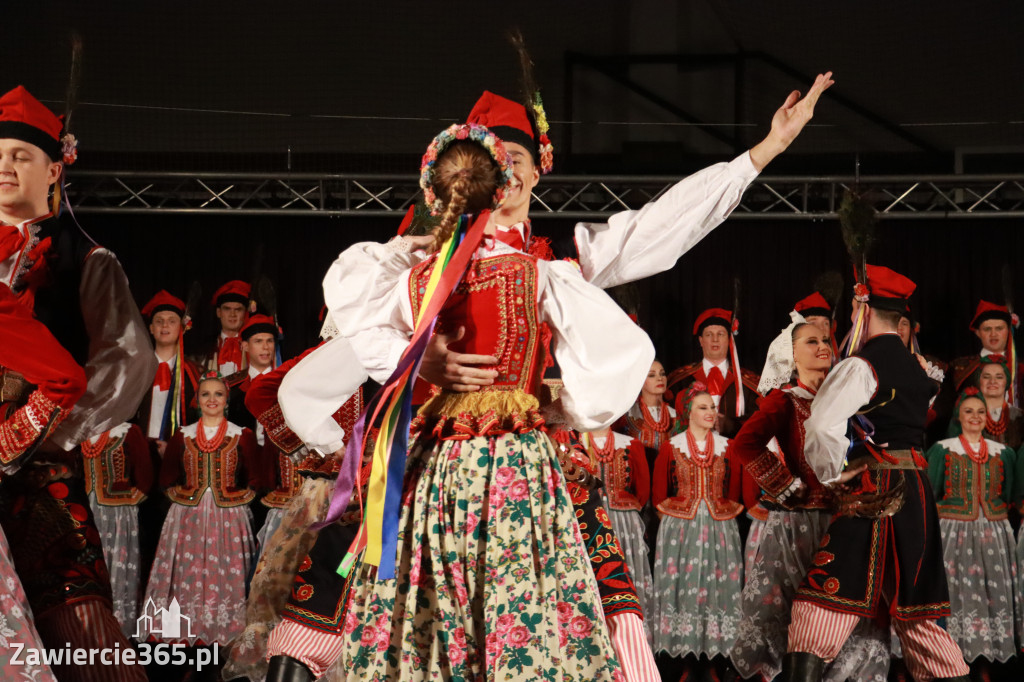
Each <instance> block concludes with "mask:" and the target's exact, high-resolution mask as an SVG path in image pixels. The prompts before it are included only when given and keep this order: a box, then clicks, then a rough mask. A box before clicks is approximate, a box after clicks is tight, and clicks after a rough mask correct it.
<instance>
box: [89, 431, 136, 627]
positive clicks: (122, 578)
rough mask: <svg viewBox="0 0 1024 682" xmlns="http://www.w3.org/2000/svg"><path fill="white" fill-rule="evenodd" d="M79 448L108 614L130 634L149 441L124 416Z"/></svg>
mask: <svg viewBox="0 0 1024 682" xmlns="http://www.w3.org/2000/svg"><path fill="white" fill-rule="evenodd" d="M80 448H81V450H82V465H83V468H84V469H85V492H86V494H87V495H88V496H89V506H90V507H91V508H92V513H93V516H94V517H95V518H96V529H97V530H98V531H99V533H100V541H101V544H102V545H103V558H104V560H105V561H106V562H107V570H108V571H110V588H111V590H112V592H113V595H114V616H115V617H116V618H117V620H118V622H119V623H121V630H122V632H124V634H125V637H132V636H133V635H134V634H135V624H136V623H135V622H136V619H137V618H138V616H139V596H140V595H139V593H140V591H141V588H142V586H141V584H140V575H141V574H142V560H141V557H140V554H139V504H140V503H141V502H142V501H143V500H144V499H146V496H147V495H148V494H149V491H150V489H151V488H152V487H153V462H152V460H151V459H150V452H149V443H147V441H146V436H145V435H143V433H142V429H140V428H139V427H138V426H136V425H135V424H128V423H127V422H126V423H124V424H121V425H120V426H115V427H114V428H112V429H110V430H109V431H105V432H103V433H101V434H100V435H98V436H94V437H92V438H90V439H88V440H86V441H82V444H81V445H80Z"/></svg>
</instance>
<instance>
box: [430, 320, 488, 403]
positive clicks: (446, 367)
mask: <svg viewBox="0 0 1024 682" xmlns="http://www.w3.org/2000/svg"><path fill="white" fill-rule="evenodd" d="M465 335H466V328H465V327H459V329H458V331H457V332H456V333H455V335H454V336H453V335H451V334H434V336H433V338H431V339H430V342H429V343H427V347H426V349H425V350H424V351H423V362H422V364H421V365H420V376H421V377H423V378H424V379H425V380H427V381H429V382H430V383H432V384H433V385H435V386H440V387H441V388H446V389H448V390H451V391H457V392H459V393H472V392H473V391H479V390H480V387H481V386H490V385H491V384H493V383H494V379H495V378H496V377H497V376H498V372H497V370H493V369H481V368H480V367H479V366H478V365H496V364H498V358H496V357H494V356H492V355H475V354H473V353H456V352H455V351H453V350H449V349H448V345H449V344H451V343H455V342H456V341H458V340H460V339H461V338H462V337H463V336H465Z"/></svg>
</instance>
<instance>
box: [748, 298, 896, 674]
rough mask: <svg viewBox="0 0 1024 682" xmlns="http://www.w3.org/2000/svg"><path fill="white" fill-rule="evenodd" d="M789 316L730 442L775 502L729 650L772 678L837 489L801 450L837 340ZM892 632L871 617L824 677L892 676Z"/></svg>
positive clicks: (779, 664)
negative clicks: (754, 404) (757, 396)
mask: <svg viewBox="0 0 1024 682" xmlns="http://www.w3.org/2000/svg"><path fill="white" fill-rule="evenodd" d="M790 316H791V317H792V319H793V321H792V323H791V324H790V325H789V326H788V327H786V328H785V329H783V330H782V333H780V334H779V336H777V337H776V338H775V340H774V341H773V342H772V344H771V347H770V349H769V351H768V357H767V360H766V361H765V366H764V371H763V372H762V373H761V383H760V385H759V387H758V390H759V392H760V393H762V394H764V397H763V398H761V400H760V403H759V406H758V410H757V411H756V412H754V413H753V414H752V415H751V417H750V419H748V420H747V422H746V423H745V424H744V425H743V427H742V428H741V429H740V431H739V433H737V434H736V437H735V438H733V439H732V441H731V442H730V445H729V455H730V457H731V458H732V459H733V461H736V462H737V464H742V465H743V468H744V471H745V472H746V473H748V474H749V475H750V476H751V477H752V478H753V479H754V480H755V481H756V482H757V483H758V484H759V485H760V487H761V488H762V489H763V490H764V491H765V500H766V503H767V504H768V506H770V507H771V511H770V512H769V515H768V520H767V522H766V524H765V527H764V529H763V530H762V532H761V536H760V540H759V543H758V547H757V550H756V552H755V553H754V556H753V558H752V560H751V561H750V563H749V566H748V573H747V576H746V583H745V586H744V588H743V599H742V607H741V608H742V611H741V619H740V623H739V627H738V631H739V632H738V635H737V638H736V644H735V646H734V647H733V649H732V654H731V658H732V662H733V664H734V665H735V666H736V668H737V670H739V672H740V674H741V675H742V676H744V677H754V676H755V675H758V674H760V675H761V676H763V677H764V678H765V679H772V678H773V677H775V676H776V675H778V673H779V671H780V670H781V669H782V656H783V655H784V654H785V653H786V642H787V636H788V635H787V632H788V628H789V621H790V605H791V604H792V600H793V596H794V594H795V593H796V589H797V587H798V586H799V585H800V581H801V580H803V577H804V575H805V574H806V573H807V571H808V569H809V568H811V567H812V566H813V563H814V560H815V555H816V554H817V552H818V546H819V544H820V541H821V537H822V535H823V534H824V532H825V529H826V528H827V526H828V523H829V520H830V519H831V517H832V512H831V495H830V494H829V492H828V491H827V490H826V489H825V488H824V486H822V485H821V484H820V483H819V482H818V479H817V477H816V476H815V475H814V472H813V471H812V470H811V468H810V467H809V466H808V464H807V462H806V460H805V459H804V457H803V452H804V427H803V423H804V420H805V419H806V418H807V417H808V416H809V415H810V411H811V401H812V400H813V399H814V395H815V392H816V391H817V389H818V386H820V385H821V382H822V381H823V380H824V378H825V374H826V372H828V370H829V368H831V366H832V349H831V344H830V342H829V339H828V336H827V334H826V332H823V331H822V330H821V328H820V327H818V326H816V325H812V324H809V323H807V322H806V321H805V320H804V318H803V317H802V316H801V315H800V314H799V313H795V312H794V313H791V314H790ZM773 440H775V441H776V442H777V443H778V444H779V446H780V448H781V450H782V453H783V455H782V458H781V459H780V458H779V457H778V456H777V455H776V454H774V453H772V452H770V451H769V450H768V449H767V447H768V445H769V444H770V443H771V442H772V441H773ZM799 481H803V487H800V486H799V483H798V482H799ZM887 641H888V632H887V631H885V630H883V629H882V628H879V627H878V626H876V625H874V624H873V623H871V622H868V621H865V622H864V623H862V624H861V625H859V626H858V629H857V630H855V631H854V634H853V636H852V637H851V638H850V639H849V640H847V642H846V644H845V645H844V646H843V648H842V650H841V651H840V653H839V655H838V656H837V657H836V658H835V660H833V661H832V662H831V664H830V665H829V666H828V667H827V668H826V670H825V675H824V678H823V679H825V680H830V681H831V682H844V681H845V680H847V679H858V680H871V681H873V682H884V680H885V679H886V675H887V672H888V668H889V647H888V644H887Z"/></svg>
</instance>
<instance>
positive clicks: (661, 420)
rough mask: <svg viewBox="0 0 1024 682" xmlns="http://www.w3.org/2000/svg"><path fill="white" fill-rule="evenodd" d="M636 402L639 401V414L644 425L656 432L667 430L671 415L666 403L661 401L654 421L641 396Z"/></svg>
mask: <svg viewBox="0 0 1024 682" xmlns="http://www.w3.org/2000/svg"><path fill="white" fill-rule="evenodd" d="M637 402H638V403H640V416H641V417H643V420H644V426H646V427H647V428H649V429H653V430H654V431H658V432H665V431H668V427H669V425H670V424H671V423H672V415H670V414H669V413H668V405H666V404H665V403H664V402H662V404H661V409H660V410H659V414H658V421H654V417H652V416H651V411H650V410H649V409H647V403H645V402H644V400H643V398H641V399H640V400H638V401H637Z"/></svg>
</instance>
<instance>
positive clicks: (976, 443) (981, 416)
mask: <svg viewBox="0 0 1024 682" xmlns="http://www.w3.org/2000/svg"><path fill="white" fill-rule="evenodd" d="M957 417H958V420H959V422H960V427H961V433H960V435H959V436H957V437H956V438H947V439H945V440H940V441H939V442H938V443H935V445H933V446H932V447H931V448H930V449H929V450H928V452H927V453H926V454H925V458H926V459H927V460H928V478H929V479H931V483H932V489H933V490H934V491H935V500H936V505H937V506H938V510H939V527H940V529H941V531H942V550H943V551H942V554H943V560H944V561H943V563H945V565H946V578H947V581H948V583H949V603H950V609H951V611H952V612H951V613H950V615H949V617H948V618H947V619H946V629H947V630H948V631H949V634H950V636H952V637H953V639H954V640H955V641H956V643H957V644H958V645H959V646H960V650H961V651H963V654H964V658H965V659H966V660H967V661H968V662H969V663H970V662H974V664H975V673H980V674H981V675H982V676H983V677H985V678H986V679H987V676H988V673H989V670H988V668H989V665H990V664H991V663H992V662H994V661H1006V660H1008V659H1009V658H1010V657H1012V656H1014V655H1015V654H1016V653H1017V644H1018V641H1019V637H1020V627H1021V623H1022V617H1024V612H1022V597H1021V592H1020V590H1019V589H1018V587H1019V578H1018V575H1017V572H1018V566H1017V562H1016V560H1015V557H1014V549H1015V543H1014V539H1013V529H1012V528H1011V527H1010V522H1009V521H1008V520H1007V508H1008V506H1010V503H1011V501H1012V498H1013V492H1014V488H1015V486H1019V484H1020V482H1019V481H1017V480H1016V469H1017V467H1016V457H1017V455H1016V453H1014V451H1013V450H1011V449H1010V448H1008V447H1006V446H1005V445H1001V444H1000V443H998V442H996V441H994V440H991V439H989V438H985V434H984V429H985V422H986V420H987V419H988V410H987V408H986V405H985V400H984V399H983V398H982V397H981V396H980V395H979V394H978V390H977V389H976V388H973V387H972V388H969V389H968V390H967V391H966V392H965V393H964V394H962V395H961V397H960V400H959V401H958V405H957Z"/></svg>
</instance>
